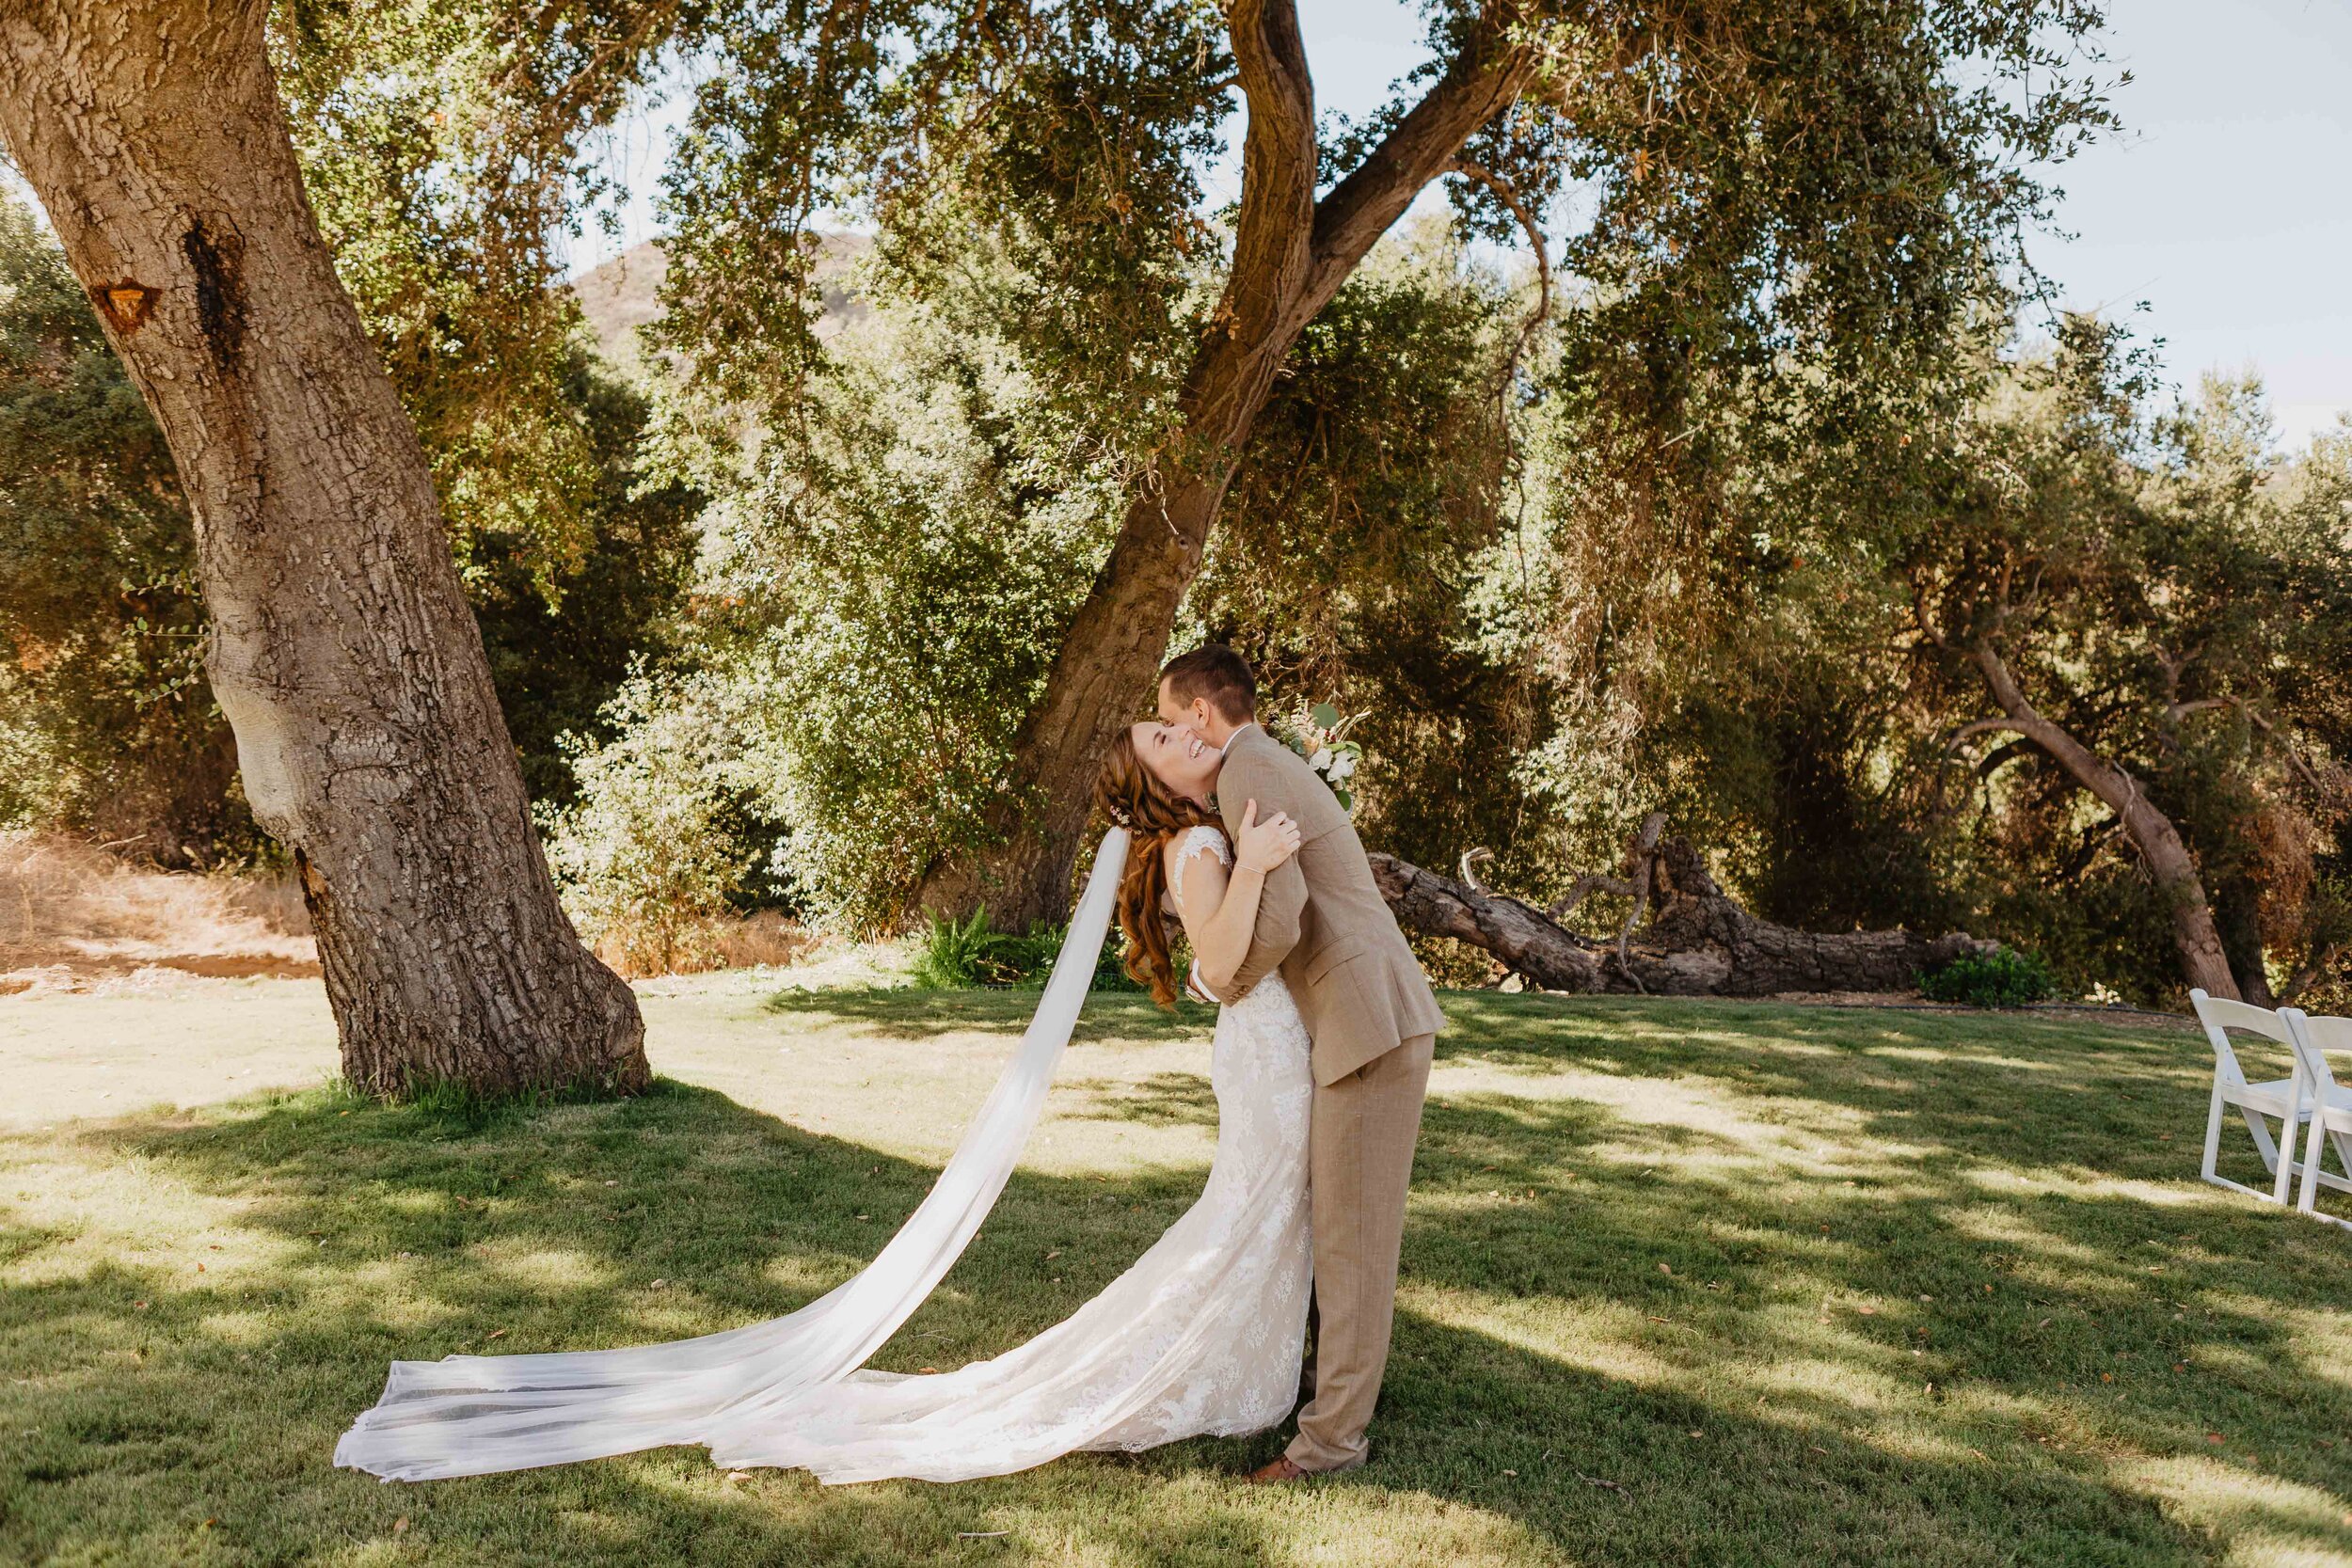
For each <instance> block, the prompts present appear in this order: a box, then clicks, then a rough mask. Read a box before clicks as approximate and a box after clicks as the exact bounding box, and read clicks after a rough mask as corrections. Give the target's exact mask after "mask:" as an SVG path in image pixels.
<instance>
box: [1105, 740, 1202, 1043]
mask: <svg viewBox="0 0 2352 1568" xmlns="http://www.w3.org/2000/svg"><path fill="white" fill-rule="evenodd" d="M1094 804H1095V807H1096V809H1097V810H1099V811H1100V812H1101V813H1102V814H1103V815H1104V816H1107V817H1109V818H1110V819H1111V820H1112V821H1113V822H1116V823H1118V824H1119V825H1120V827H1122V828H1125V829H1126V830H1127V831H1128V832H1130V833H1132V834H1133V835H1134V841H1133V842H1132V843H1131V844H1129V845H1128V847H1127V869H1126V871H1125V872H1124V873H1123V874H1121V876H1120V879H1119V929H1120V935H1121V936H1123V937H1125V938H1126V941H1127V948H1126V952H1125V953H1124V954H1123V955H1122V957H1121V962H1122V964H1123V966H1124V967H1125V969H1126V971H1127V974H1128V976H1129V977H1130V978H1132V979H1133V980H1134V981H1135V982H1136V984H1137V985H1140V986H1145V987H1148V988H1150V990H1151V992H1152V1000H1153V1001H1154V1002H1157V1003H1158V1004H1159V1005H1160V1006H1163V1007H1173V1006H1176V996H1177V991H1178V990H1179V987H1178V985H1177V981H1176V964H1175V960H1174V959H1172V958H1169V957H1168V916H1167V915H1166V914H1165V913H1164V912H1163V911H1162V909H1161V904H1162V900H1163V899H1164V898H1165V896H1166V895H1167V893H1168V860H1167V857H1166V856H1165V855H1163V854H1162V853H1161V850H1163V849H1164V848H1166V847H1167V845H1168V840H1169V839H1171V838H1174V837H1175V836H1176V835H1177V834H1178V833H1181V832H1184V831H1186V830H1187V829H1191V828H1202V827H1206V828H1216V827H1220V826H1221V825H1220V824H1219V823H1218V821H1217V819H1216V816H1212V815H1211V814H1210V812H1209V809H1208V808H1207V807H1206V806H1203V805H1201V804H1200V803H1199V802H1198V801H1194V800H1185V799H1184V797H1183V796H1181V795H1178V794H1177V793H1175V792H1174V791H1173V790H1171V789H1169V788H1168V786H1167V785H1166V784H1162V783H1160V781H1159V780H1158V779H1157V778H1154V777H1153V776H1152V770H1151V769H1150V768H1146V767H1144V766H1143V759H1142V758H1141V757H1139V756H1137V755H1136V741H1135V735H1134V732H1133V731H1131V730H1123V729H1122V730H1120V732H1119V733H1118V734H1117V735H1116V736H1112V737H1111V748H1110V750H1109V751H1107V752H1104V754H1103V767H1102V769H1101V771H1099V772H1097V773H1096V774H1095V776H1094Z"/></svg>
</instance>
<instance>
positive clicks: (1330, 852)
mask: <svg viewBox="0 0 2352 1568" xmlns="http://www.w3.org/2000/svg"><path fill="white" fill-rule="evenodd" d="M1216 798H1217V809H1218V812H1219V813H1220V815H1222V816H1223V817H1224V819H1225V827H1226V832H1228V833H1229V834H1231V833H1232V832H1237V831H1238V829H1239V827H1240V823H1241V816H1242V813H1243V811H1244V810H1245V809H1247V807H1248V802H1249V801H1251V800H1256V801H1257V802H1258V816H1259V817H1260V818H1261V819H1262V820H1263V818H1264V817H1266V816H1270V815H1272V814H1273V813H1275V812H1278V811H1279V812H1285V813H1287V814H1289V816H1290V818H1291V820H1292V821H1294V822H1295V823H1297V824H1298V837H1299V846H1298V853H1297V854H1295V855H1294V856H1293V857H1292V858H1291V859H1290V860H1288V861H1286V862H1285V863H1283V864H1281V865H1280V866H1279V867H1278V868H1277V869H1276V871H1275V874H1274V875H1273V876H1272V877H1270V878H1268V879H1266V885H1265V892H1264V893H1263V895H1261V898H1260V902H1259V905H1258V925H1257V929H1256V931H1255V933H1254V934H1253V935H1252V937H1251V940H1250V944H1249V954H1248V958H1244V959H1243V960H1242V966H1241V968H1240V969H1239V970H1237V971H1235V973H1234V974H1233V978H1232V981H1231V982H1229V983H1228V985H1227V986H1226V988H1225V990H1224V991H1223V992H1222V993H1221V995H1220V998H1219V1000H1221V1001H1224V1002H1227V1003H1232V1002H1234V1001H1237V1000H1239V999H1240V998H1241V997H1242V996H1243V995H1245V994H1247V993H1248V990H1249V988H1250V987H1251V986H1253V985H1255V984H1257V982H1258V980H1259V978H1260V977H1261V976H1263V975H1264V974H1266V973H1267V972H1268V971H1270V970H1275V969H1279V970H1280V971H1281V973H1282V977H1283V978H1284V979H1285V980H1286V981H1288V982H1289V983H1290V988H1291V992H1292V994H1293V995H1294V996H1295V997H1296V999H1297V1001H1298V1008H1299V1012H1300V1014H1301V1015H1302V1016H1303V1017H1304V1018H1305V1019H1306V1021H1307V1030H1308V1033H1309V1035H1310V1036H1311V1037H1312V1038H1313V1040H1314V1072H1315V1082H1316V1083H1318V1084H1330V1083H1333V1082H1334V1081H1336V1080H1338V1079H1341V1078H1343V1077H1345V1076H1346V1075H1347V1074H1349V1073H1351V1072H1354V1071H1356V1070H1358V1069H1360V1068H1361V1067H1363V1066H1364V1064H1365V1063H1367V1062H1369V1061H1371V1060H1372V1059H1373V1058H1374V1057H1375V1056H1379V1055H1382V1054H1384V1053H1387V1052H1390V1051H1392V1050H1394V1049H1395V1048H1396V1047H1397V1046H1398V1045H1399V1044H1400V1043H1402V1042H1403V1041H1405V1040H1407V1039H1410V1038H1412V1037H1414V1036H1416V1035H1431V1034H1435V1033H1437V1031H1438V1029H1439V1028H1441V1027H1443V1025H1444V1020H1443V1019H1442V1018H1441V1017H1440V1016H1439V1014H1438V1007H1437V1003H1436V1001H1435V999H1434V998H1432V997H1431V995H1430V994H1429V983H1428V981H1427V980H1426V979H1424V978H1423V977H1422V972H1421V963H1420V960H1418V959H1417V958H1414V956H1413V949H1412V946H1411V944H1410V943H1408V942H1406V940H1405V935H1404V933H1403V932H1402V931H1399V930H1398V929H1397V926H1396V917H1395V916H1394V915H1392V914H1391V912H1390V911H1389V905H1388V901H1387V900H1386V899H1384V898H1382V897H1381V896H1380V887H1379V884H1378V883H1377V882H1375V880H1374V879H1373V875H1372V863H1371V862H1370V861H1369V860H1368V859H1367V858H1366V857H1365V855H1364V846H1363V842H1362V840H1360V839H1359V838H1358V837H1357V836H1356V828H1355V824H1354V823H1352V822H1351V821H1349V819H1348V816H1347V813H1346V812H1345V811H1344V810H1343V808H1342V807H1341V805H1340V802H1339V800H1338V798H1337V797H1336V796H1334V795H1333V794H1332V793H1331V788H1330V786H1329V785H1328V784H1325V783H1324V781H1323V779H1322V777H1321V775H1319V774H1317V773H1316V772H1315V771H1314V770H1313V769H1312V768H1309V767H1308V766H1307V764H1306V763H1305V761H1303V760H1302V759H1301V758H1300V757H1299V756H1298V754H1297V753H1296V752H1293V751H1292V750H1291V749H1290V748H1289V747H1287V746H1285V745H1283V744H1282V743H1281V742H1280V741H1279V740H1276V739H1275V738H1274V737H1273V736H1269V735H1267V734H1266V732H1265V731H1264V730H1263V728H1261V727H1259V726H1257V725H1255V724H1252V725H1250V726H1249V727H1248V728H1246V729H1243V730H1241V731H1240V732H1239V733H1237V734H1236V735H1234V736H1233V737H1232V741H1231V742H1230V744H1229V746H1228V749H1227V752H1226V755H1225V765H1224V767H1223V768H1222V769H1221V770H1220V771H1219V773H1218V775H1217V784H1216Z"/></svg>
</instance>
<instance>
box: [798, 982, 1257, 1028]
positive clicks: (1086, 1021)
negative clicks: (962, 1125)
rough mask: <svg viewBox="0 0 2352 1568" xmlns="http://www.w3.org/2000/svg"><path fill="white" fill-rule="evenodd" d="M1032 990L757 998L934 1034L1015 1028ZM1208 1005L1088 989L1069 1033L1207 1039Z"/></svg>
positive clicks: (875, 989) (1211, 1015)
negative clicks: (1172, 1004) (1164, 1002)
mask: <svg viewBox="0 0 2352 1568" xmlns="http://www.w3.org/2000/svg"><path fill="white" fill-rule="evenodd" d="M1038 994H1039V993H1038V992H1037V991H1036V990H1029V989H1026V988H1010V987H1009V988H1006V989H1003V990H916V989H914V988H912V987H906V986H871V987H864V988H857V989H843V990H782V991H778V992H776V993H775V994H774V995H772V996H771V997H770V998H768V1000H767V1001H766V1002H765V1003H764V1004H763V1005H762V1006H764V1007H765V1008H766V1010H767V1011H769V1012H771V1013H774V1014H779V1015H783V1016H787V1017H799V1018H808V1019H818V1020H826V1021H831V1022H846V1023H850V1024H855V1025H858V1026H860V1027H861V1028H862V1029H863V1031H864V1032H865V1033H866V1034H868V1035H873V1036H886V1037H891V1038H894V1039H909V1038H912V1039H932V1038H936V1037H939V1036H941V1035H949V1034H963V1033H979V1034H1004V1035H1018V1034H1019V1033H1021V1032H1022V1031H1023V1030H1024V1029H1025V1028H1027V1027H1028V1025H1029V1019H1030V1017H1031V1015H1033V1014H1034V1013H1035V1012H1036V1011H1037V1003H1038ZM1215 1027H1216V1010H1215V1009H1214V1008H1211V1007H1207V1006H1202V1005H1201V1004H1200V1003H1197V1002H1192V1001H1189V1000H1180V1001H1179V1002H1178V1003H1177V1005H1176V1006H1175V1008H1174V1010H1172V1011H1171V1010H1169V1009H1168V1008H1166V1007H1163V1006H1159V1004H1157V1003H1155V1002H1153V1001H1152V999H1151V998H1150V997H1149V996H1143V995H1138V994H1136V993H1135V992H1133V991H1103V990H1098V991H1091V992H1089V993H1088V996H1087V1000H1086V1006H1085V1007H1084V1008H1082V1009H1081V1010H1080V1012H1079V1014H1078V1022H1077V1024H1076V1026H1075V1027H1074V1028H1073V1030H1072V1032H1071V1038H1072V1039H1074V1040H1106V1039H1110V1040H1143V1039H1191V1038H1200V1039H1206V1038H1208V1036H1209V1031H1210V1030H1211V1029H1213V1028H1215Z"/></svg>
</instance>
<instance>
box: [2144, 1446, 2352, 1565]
mask: <svg viewBox="0 0 2352 1568" xmlns="http://www.w3.org/2000/svg"><path fill="white" fill-rule="evenodd" d="M2117 1479H2118V1481H2121V1482H2122V1483H2123V1484H2126V1485H2130V1486H2134V1487H2137V1488H2139V1489H2140V1490H2143V1491H2146V1492H2148V1493H2150V1494H2151V1495H2153V1496H2154V1497H2160V1498H2162V1499H2163V1500H2164V1504H2165V1510H2166V1512H2167V1513H2170V1514H2172V1515H2173V1516H2175V1517H2177V1518H2179V1519H2181V1520H2182V1521H2183V1522H2185V1523H2186V1524H2188V1525H2191V1526H2193V1527H2194V1528H2198V1529H2200V1530H2202V1531H2206V1532H2208V1533H2210V1534H2211V1535H2212V1536H2213V1537H2214V1538H2215V1539H2216V1540H2217V1543H2218V1544H2220V1546H2221V1548H2222V1552H2221V1558H2220V1560H2221V1561H2223V1562H2225V1563H2228V1564H2230V1565H2231V1568H2343V1565H2344V1562H2346V1561H2347V1560H2352V1502H2347V1501H2346V1500H2345V1499H2344V1497H2341V1496H2338V1495H2335V1494H2332V1493H2329V1492H2327V1491H2323V1490H2321V1489H2320V1488H2318V1487H2315V1486H2304V1485H2298V1484H2296V1483H2295V1482H2292V1481H2280V1480H2279V1479H2278V1478H2277V1477H2274V1476H2265V1475H2257V1474H2254V1473H2252V1472H2250V1471H2249V1470H2246V1469H2244V1468H2241V1467H2240V1466H2238V1465H2233V1464H2229V1463H2226V1462H2224V1461H2222V1460H2217V1459H2210V1458H2206V1457H2204V1456H2202V1455H2198V1456H2193V1457H2189V1456H2184V1457H2180V1458H2171V1459H2148V1460H2143V1461H2139V1462H2137V1463H2133V1464H2126V1465H2121V1466H2119V1467H2118V1471H2117Z"/></svg>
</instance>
